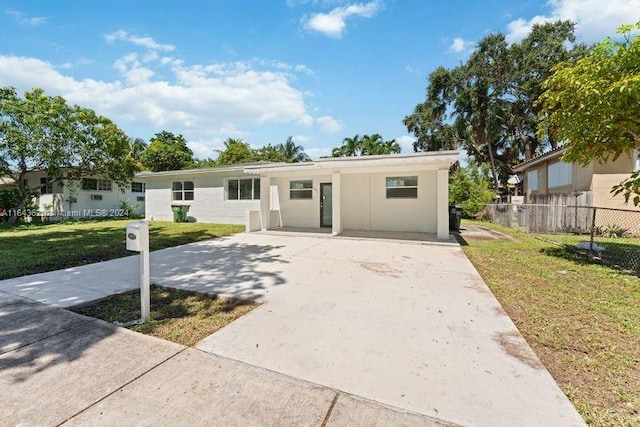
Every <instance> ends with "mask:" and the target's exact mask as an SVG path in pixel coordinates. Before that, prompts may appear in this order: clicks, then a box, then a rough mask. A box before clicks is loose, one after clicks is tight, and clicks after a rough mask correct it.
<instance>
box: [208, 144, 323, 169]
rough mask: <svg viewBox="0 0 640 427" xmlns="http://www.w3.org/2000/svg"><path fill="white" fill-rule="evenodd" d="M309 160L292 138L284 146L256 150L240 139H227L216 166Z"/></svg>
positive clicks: (267, 146) (268, 146)
mask: <svg viewBox="0 0 640 427" xmlns="http://www.w3.org/2000/svg"><path fill="white" fill-rule="evenodd" d="M309 160H311V159H310V158H309V156H308V155H307V154H306V153H305V152H304V147H302V146H301V145H297V144H296V143H295V142H294V141H293V138H292V137H288V138H287V140H286V141H285V143H284V144H277V145H271V144H267V145H265V146H264V147H261V148H257V149H254V148H251V146H249V144H247V143H246V142H244V141H242V140H240V139H234V138H228V139H227V140H226V141H225V142H224V150H220V155H219V156H218V160H217V161H216V164H218V165H233V164H238V163H249V162H258V161H262V162H282V163H297V162H307V161H309Z"/></svg>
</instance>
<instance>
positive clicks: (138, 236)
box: [127, 220, 151, 323]
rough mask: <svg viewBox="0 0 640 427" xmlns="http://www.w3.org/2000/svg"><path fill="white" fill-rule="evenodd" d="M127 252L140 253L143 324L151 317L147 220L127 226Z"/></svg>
mask: <svg viewBox="0 0 640 427" xmlns="http://www.w3.org/2000/svg"><path fill="white" fill-rule="evenodd" d="M127 250H128V251H136V252H140V311H141V314H142V316H141V317H142V318H141V321H142V323H144V322H146V321H147V320H149V317H150V315H151V314H150V302H149V300H150V283H149V282H150V274H149V223H148V222H147V221H145V220H142V221H136V222H130V223H129V224H127Z"/></svg>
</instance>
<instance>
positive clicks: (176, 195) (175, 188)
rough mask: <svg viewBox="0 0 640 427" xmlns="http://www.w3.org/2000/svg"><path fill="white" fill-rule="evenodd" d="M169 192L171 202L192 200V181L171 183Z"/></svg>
mask: <svg viewBox="0 0 640 427" xmlns="http://www.w3.org/2000/svg"><path fill="white" fill-rule="evenodd" d="M171 192H172V199H173V200H177V201H180V200H187V201H189V200H193V195H194V185H193V181H173V182H172V183H171Z"/></svg>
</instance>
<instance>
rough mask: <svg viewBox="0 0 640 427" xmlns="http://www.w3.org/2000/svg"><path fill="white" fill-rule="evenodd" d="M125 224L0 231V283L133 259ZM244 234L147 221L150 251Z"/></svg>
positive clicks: (217, 227)
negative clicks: (19, 277) (93, 264)
mask: <svg viewBox="0 0 640 427" xmlns="http://www.w3.org/2000/svg"><path fill="white" fill-rule="evenodd" d="M129 222H131V220H130V219H119V220H99V221H74V222H65V223H57V224H46V225H37V224H33V225H18V226H15V227H9V226H6V225H3V226H2V227H1V228H0V279H8V278H11V277H18V276H24V275H27V274H33V273H42V272H45V271H52V270H58V269H61V268H68V267H74V266H78V265H83V264H90V263H93V262H98V261H106V260H109V259H114V258H120V257H123V256H127V255H132V254H134V253H133V252H127V251H126V250H125V227H126V224H127V223H129ZM243 230H244V226H241V225H227V224H224V225H222V224H199V223H173V222H151V223H150V228H149V240H150V248H151V250H157V249H163V248H167V247H171V246H177V245H182V244H185V243H191V242H196V241H198V240H205V239H210V238H214V237H221V236H227V235H229V234H233V233H238V232H241V231H243Z"/></svg>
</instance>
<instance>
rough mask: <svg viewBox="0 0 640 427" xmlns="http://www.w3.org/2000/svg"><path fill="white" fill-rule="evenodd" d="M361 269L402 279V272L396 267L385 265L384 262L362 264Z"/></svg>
mask: <svg viewBox="0 0 640 427" xmlns="http://www.w3.org/2000/svg"><path fill="white" fill-rule="evenodd" d="M360 267H362V268H366V269H367V270H370V271H373V272H374V273H378V274H382V275H384V276H390V277H396V278H399V277H402V270H398V269H397V268H395V267H392V266H390V265H389V264H385V263H383V262H361V263H360Z"/></svg>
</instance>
